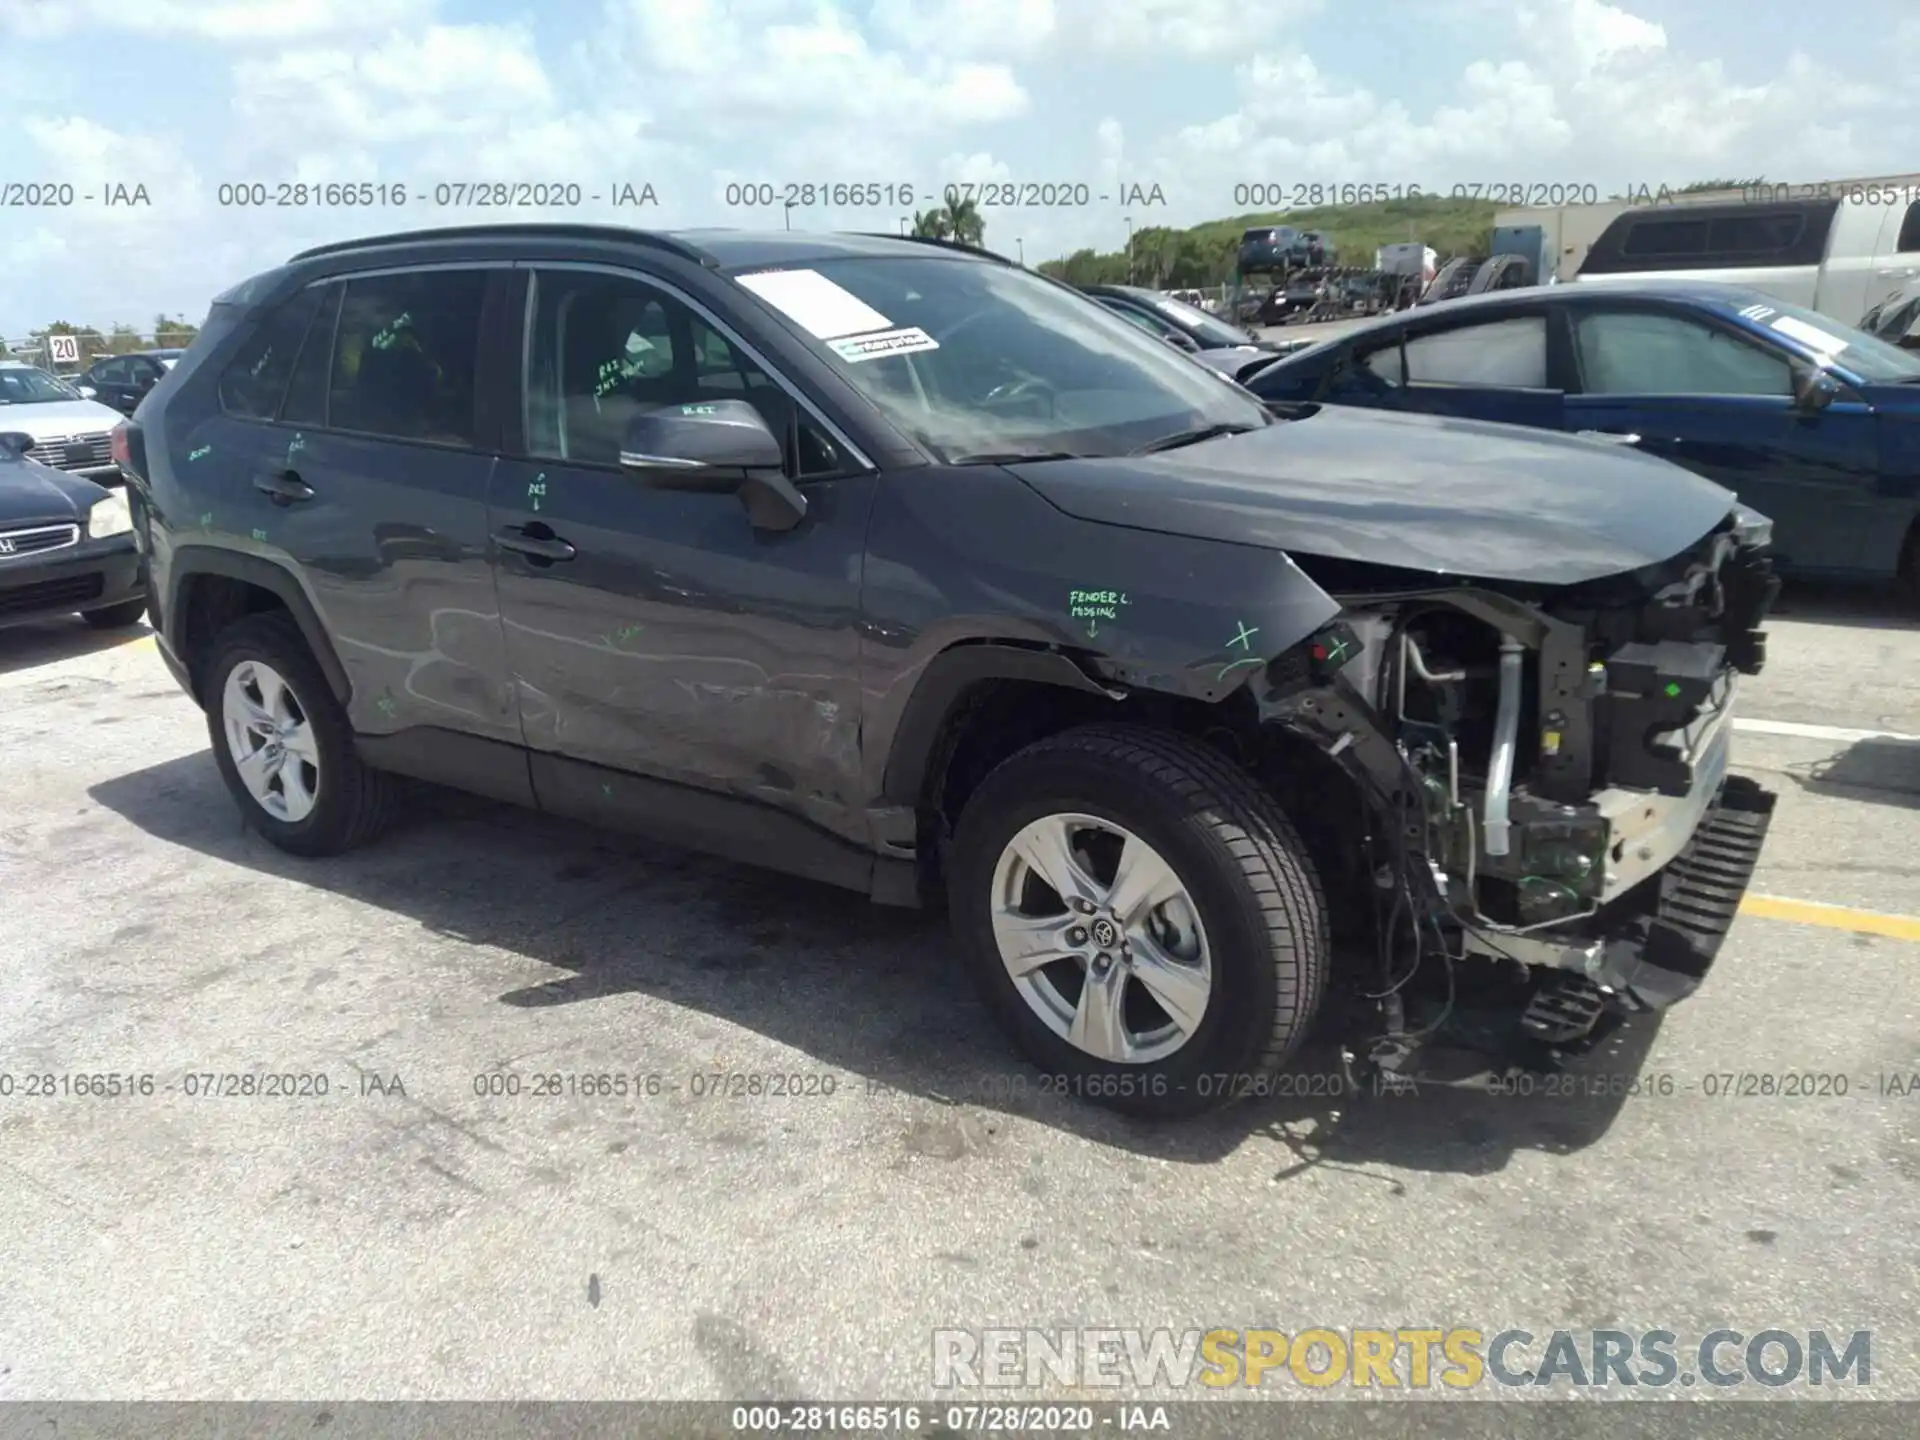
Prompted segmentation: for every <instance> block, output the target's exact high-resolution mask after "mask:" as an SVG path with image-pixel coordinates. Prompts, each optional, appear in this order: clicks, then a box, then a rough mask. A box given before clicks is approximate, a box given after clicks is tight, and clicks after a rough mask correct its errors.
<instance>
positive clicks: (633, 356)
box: [488, 268, 873, 839]
mask: <svg viewBox="0 0 1920 1440" xmlns="http://www.w3.org/2000/svg"><path fill="white" fill-rule="evenodd" d="M529 283H530V285H531V288H532V295H531V298H530V301H529V302H528V303H526V304H525V305H524V306H523V307H522V309H523V311H524V313H525V314H526V316H527V317H528V320H529V321H530V322H531V325H532V329H531V333H530V334H529V335H527V336H526V337H525V338H526V341H527V343H526V344H525V346H524V354H525V355H526V357H527V362H526V363H527V373H526V375H525V376H524V377H523V388H524V398H525V404H524V406H518V407H514V408H515V409H516V410H518V412H519V415H518V417H517V418H515V419H512V420H510V422H509V427H508V428H509V430H510V431H512V432H514V433H512V434H510V435H509V437H508V444H507V445H506V446H505V447H504V448H505V449H506V450H507V451H508V454H507V455H505V456H503V457H502V458H501V460H500V461H499V463H498V464H497V465H496V467H495V469H494V472H493V480H492V486H491V493H490V495H489V511H490V513H489V517H488V523H489V526H490V529H491V532H492V538H493V544H494V558H495V567H496V575H497V577H498V589H499V596H500V610H501V617H502V620H503V622H504V627H505V632H506V646H507V660H508V663H509V665H510V667H511V669H512V672H513V676H514V679H515V682H516V684H517V687H518V692H519V697H520V701H521V707H522V709H521V723H522V729H523V734H524V738H525V742H526V744H527V745H528V747H529V748H530V749H532V750H533V751H534V766H533V773H534V783H535V789H536V792H538V793H539V795H540V799H541V803H542V804H543V805H546V806H549V807H550V808H554V809H562V810H569V811H572V812H573V813H588V814H602V813H606V814H608V818H614V814H613V812H621V811H625V810H629V809H632V810H645V809H649V808H658V807H659V806H660V805H662V804H667V805H671V804H672V803H673V802H672V800H671V798H670V797H663V796H662V794H661V792H660V791H659V789H658V787H647V786H638V785H633V784H628V783H625V782H624V781H623V776H638V777H643V778H645V779H647V780H655V781H667V782H672V783H675V784H678V785H683V786H692V787H695V788H697V789H701V790H705V791H709V792H714V791H717V792H720V793H722V794H724V795H728V796H731V797H733V798H737V799H748V800H756V801H760V802H762V803H765V804H769V805H772V806H775V807H778V808H781V809H788V810H792V811H795V812H797V813H799V814H801V815H803V816H805V817H806V818H807V819H809V820H811V821H812V822H814V823H815V824H816V825H819V826H824V827H825V828H827V829H829V830H833V831H837V832H839V833H841V834H842V835H846V836H850V837H858V838H861V839H864V838H865V829H864V826H865V816H864V811H863V808H862V802H861V801H860V800H859V798H858V797H857V796H856V795H855V793H854V790H853V787H854V785H855V784H856V782H857V780H858V776H859V736H860V688H859V634H858V628H857V627H858V623H859V615H860V578H861V555H862V551H863V546H864V540H865V534H866V527H867V516H868V512H869V511H870V509H871V508H872V503H873V480H872V477H871V476H867V475H850V476H843V477H823V478H820V479H810V480H807V481H806V482H805V483H804V485H803V489H804V491H805V494H806V499H807V506H808V509H807V515H806V518H805V519H804V520H803V521H801V523H800V524H799V525H798V526H796V527H795V528H794V529H791V530H786V531H779V532H775V531H769V530H762V529H756V528H754V526H753V525H752V524H751V523H750V521H749V520H748V516H747V512H746V508H745V506H743V505H742V503H741V501H740V498H739V497H738V496H737V495H735V494H732V493H700V492H694V491H684V490H664V489H660V488H657V487H655V486H652V485H649V484H648V483H646V480H645V479H644V478H642V477H641V476H639V475H635V474H633V473H632V472H630V471H627V470H624V469H622V468H621V466H620V464H619V454H620V448H621V444H622V436H623V434H624V430H625V426H626V423H627V422H628V421H629V420H630V419H631V417H632V416H633V415H634V414H636V413H640V412H641V411H643V410H645V409H647V408H649V407H653V406H658V405H662V404H680V403H688V402H694V401H701V400H709V399H717V398H727V397H739V396H743V395H744V396H745V397H746V398H747V399H749V400H750V401H754V402H755V403H756V404H758V405H760V406H763V407H764V408H765V410H766V413H767V414H768V415H770V416H772V417H774V419H776V420H777V419H778V418H779V417H780V415H781V409H780V400H781V396H782V393H783V392H780V391H779V390H778V389H777V387H775V386H773V384H772V382H771V380H770V379H769V377H767V376H766V375H765V373H764V372H763V371H760V370H758V369H757V368H756V367H754V366H752V365H751V364H750V363H749V362H748V361H747V360H746V359H745V358H744V357H743V356H741V355H739V354H738V353H737V352H735V351H734V350H733V349H732V348H730V346H729V344H728V342H726V341H725V340H724V338H723V337H721V336H719V335H718V334H717V333H716V332H715V331H713V329H712V328H711V326H709V325H707V324H706V323H705V321H703V320H702V319H701V317H700V316H699V315H697V314H695V313H694V311H693V310H692V309H691V307H690V306H689V305H688V304H687V303H686V302H685V301H684V300H683V299H681V298H678V297H677V296H675V295H674V294H673V293H671V291H670V288H669V287H667V286H666V285H664V284H662V283H660V282H657V281H655V280H653V279H651V278H650V277H647V276H644V275H640V274H619V275H607V274H604V273H600V272H598V271H592V270H581V271H578V272H573V271H568V270H565V269H561V268H555V269H552V270H548V269H545V268H541V269H539V270H538V271H536V273H534V274H533V275H532V276H530V277H529ZM770 423H771V422H770ZM779 428H781V429H784V428H785V426H784V425H783V426H780V427H779ZM549 762H551V763H549ZM563 762H573V763H572V764H567V763H563ZM584 767H594V768H593V769H592V770H588V769H586V768H584ZM843 811H845V812H849V814H843V813H842V812H843ZM849 815H850V817H851V818H849Z"/></svg>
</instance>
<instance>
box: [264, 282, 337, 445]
mask: <svg viewBox="0 0 1920 1440" xmlns="http://www.w3.org/2000/svg"><path fill="white" fill-rule="evenodd" d="M346 288H347V287H346V286H345V285H344V284H341V283H338V282H336V283H334V284H332V285H328V286H326V287H325V289H324V293H325V295H326V298H325V299H324V300H322V301H321V302H320V308H319V309H318V311H317V312H316V313H315V314H314V317H313V323H312V324H311V325H309V326H308V327H307V338H306V339H305V340H304V341H302V342H301V345H300V356H299V358H298V359H297V360H295V361H294V362H293V378H292V379H291V380H289V381H288V382H287V399H286V403H285V404H283V405H282V406H281V407H280V418H281V420H282V421H284V422H285V423H287V424H289V425H312V426H314V427H315V428H316V429H319V428H324V427H325V425H326V423H327V377H328V376H329V375H331V374H332V373H333V330H334V326H335V325H337V324H338V323H339V321H340V298H341V296H342V295H343V294H345V292H346Z"/></svg>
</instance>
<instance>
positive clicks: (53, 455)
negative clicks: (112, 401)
mask: <svg viewBox="0 0 1920 1440" xmlns="http://www.w3.org/2000/svg"><path fill="white" fill-rule="evenodd" d="M124 418H125V417H124V416H123V415H121V414H120V412H119V411H117V410H115V409H113V408H112V407H110V406H107V405H102V404H100V403H99V402H98V401H97V400H89V399H87V398H85V397H84V396H83V395H81V393H80V392H79V391H78V390H76V389H74V388H73V387H72V386H71V385H69V384H67V383H66V382H65V381H64V380H59V379H56V378H54V377H53V376H52V375H49V374H48V373H47V372H46V371H44V370H40V369H36V368H35V367H34V366H32V365H25V364H22V363H21V362H20V361H18V360H0V431H6V432H7V433H9V434H22V435H30V436H32V437H33V448H32V449H30V450H28V451H27V458H28V459H30V460H38V461H39V462H40V463H41V464H42V465H51V466H52V467H53V468H54V469H56V470H64V471H66V472H67V473H68V474H69V475H84V476H86V478H87V479H89V480H93V481H96V482H98V483H99V484H102V485H117V484H119V483H120V478H121V477H120V467H119V466H117V465H115V464H114V463H113V441H112V438H111V437H112V434H113V427H114V426H116V425H118V424H119V423H120V422H121V420H123V419H124Z"/></svg>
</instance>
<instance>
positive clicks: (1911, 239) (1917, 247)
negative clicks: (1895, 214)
mask: <svg viewBox="0 0 1920 1440" xmlns="http://www.w3.org/2000/svg"><path fill="white" fill-rule="evenodd" d="M1893 248H1894V250H1895V251H1896V252H1897V253H1898V254H1901V255H1911V254H1913V253H1915V252H1916V251H1920V200H1916V201H1914V203H1913V204H1911V205H1909V206H1907V213H1906V216H1905V217H1904V218H1903V219H1902V220H1901V221H1900V238H1899V239H1897V240H1895V241H1894V242H1893Z"/></svg>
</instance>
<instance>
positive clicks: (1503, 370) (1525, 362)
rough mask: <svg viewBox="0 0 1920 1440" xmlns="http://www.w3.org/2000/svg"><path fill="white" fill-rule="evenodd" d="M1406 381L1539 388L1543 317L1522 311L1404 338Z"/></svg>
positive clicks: (1543, 364) (1543, 377)
mask: <svg viewBox="0 0 1920 1440" xmlns="http://www.w3.org/2000/svg"><path fill="white" fill-rule="evenodd" d="M1407 383H1408V384H1409V385H1484V386H1495V387H1499V388H1502V389H1526V390H1544V389H1545V388H1546V386H1547V320H1546V317H1545V316H1544V315H1525V316H1520V317H1518V318H1516V319H1512V320H1494V321H1490V322H1488V323H1487V324H1485V325H1462V326H1458V327H1456V328H1454V329H1451V330H1442V331H1440V332H1438V333H1437V334H1430V335H1416V336H1413V337H1412V338H1410V339H1409V340H1408V341H1407Z"/></svg>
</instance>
